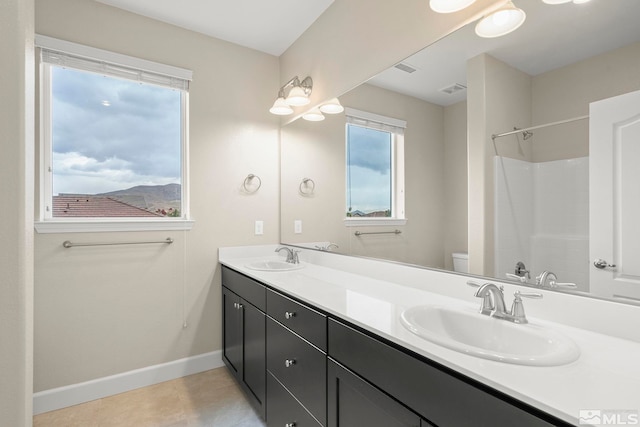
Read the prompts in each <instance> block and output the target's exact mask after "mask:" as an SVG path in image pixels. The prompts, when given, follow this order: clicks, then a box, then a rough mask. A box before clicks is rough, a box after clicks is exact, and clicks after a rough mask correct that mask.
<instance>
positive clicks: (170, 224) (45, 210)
mask: <svg viewBox="0 0 640 427" xmlns="http://www.w3.org/2000/svg"><path fill="white" fill-rule="evenodd" d="M36 47H38V48H40V49H41V50H43V49H45V50H49V51H58V52H61V53H63V54H69V55H73V56H75V57H79V58H81V59H83V58H86V59H89V60H90V61H98V62H102V63H105V64H107V65H111V64H112V65H114V66H116V67H126V68H128V69H131V70H136V71H139V72H140V73H151V75H153V74H156V75H160V76H167V77H170V78H171V79H180V80H181V81H186V85H187V86H188V82H189V81H190V80H191V76H192V73H191V71H189V70H185V69H181V68H177V67H172V66H168V65H164V64H159V63H155V62H151V61H146V60H143V59H139V58H135V57H130V56H127V55H121V54H117V53H114V52H109V51H104V50H101V49H96V48H92V47H89V46H84V45H79V44H76V43H72V42H67V41H63V40H58V39H54V38H51V37H46V36H41V35H37V36H36ZM39 62H40V63H39V72H40V76H39V82H40V91H39V104H40V121H39V122H40V123H39V124H40V141H39V165H38V170H39V195H40V197H39V207H38V211H39V215H38V220H37V221H36V222H35V230H36V232H38V233H69V232H103V231H113V232H116V231H153V230H190V229H191V228H192V227H193V224H194V221H193V219H192V218H191V214H190V204H189V91H188V88H186V89H182V88H178V89H177V90H180V114H181V141H180V144H181V149H180V152H181V183H180V186H181V189H180V190H181V198H182V200H181V210H182V211H181V213H182V215H181V217H179V218H171V217H158V218H133V217H108V218H104V217H74V218H59V217H53V205H52V204H53V182H52V180H53V176H52V175H53V169H52V160H53V159H52V156H53V141H52V124H53V122H52V111H51V106H52V102H53V98H52V87H51V81H52V80H51V71H52V67H54V66H58V65H56V64H52V63H49V62H45V61H42V60H40V61H39ZM68 68H70V69H74V70H80V71H88V72H93V70H87V69H85V68H82V67H80V66H73V65H69V66H68ZM104 75H105V76H107V77H112V78H118V77H119V76H118V75H117V74H111V73H104ZM148 84H152V83H148ZM161 86H164V87H167V88H169V86H168V85H161Z"/></svg>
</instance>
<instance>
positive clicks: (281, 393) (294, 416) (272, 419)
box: [267, 373, 322, 427]
mask: <svg viewBox="0 0 640 427" xmlns="http://www.w3.org/2000/svg"><path fill="white" fill-rule="evenodd" d="M267 425H268V426H269V427H285V426H295V427H322V426H321V425H320V424H319V423H318V421H317V420H315V419H314V418H313V417H312V416H311V414H309V412H307V411H306V410H305V409H304V408H303V407H302V406H301V405H300V404H299V403H298V401H297V400H296V399H295V398H294V397H293V396H292V395H291V394H290V393H289V392H288V391H287V390H286V389H285V388H284V387H283V386H282V384H280V383H279V382H278V380H277V379H275V377H274V376H273V375H271V374H270V373H267Z"/></svg>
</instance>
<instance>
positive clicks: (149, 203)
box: [96, 184, 182, 212]
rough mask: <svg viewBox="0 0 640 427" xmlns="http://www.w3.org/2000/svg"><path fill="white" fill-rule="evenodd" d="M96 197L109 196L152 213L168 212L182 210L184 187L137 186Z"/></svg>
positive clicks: (173, 185)
mask: <svg viewBox="0 0 640 427" xmlns="http://www.w3.org/2000/svg"><path fill="white" fill-rule="evenodd" d="M96 195H97V196H108V197H110V198H112V199H115V200H119V201H121V202H123V203H127V204H129V205H133V206H136V207H139V208H141V209H146V210H148V211H152V212H155V211H157V210H165V211H168V210H169V209H170V208H172V209H180V200H181V197H182V186H181V185H180V184H165V185H136V186H135V187H131V188H127V189H125V190H116V191H110V192H108V193H100V194H96Z"/></svg>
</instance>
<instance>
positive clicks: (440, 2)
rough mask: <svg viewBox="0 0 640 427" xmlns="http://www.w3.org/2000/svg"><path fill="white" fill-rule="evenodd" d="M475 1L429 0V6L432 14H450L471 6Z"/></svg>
mask: <svg viewBox="0 0 640 427" xmlns="http://www.w3.org/2000/svg"><path fill="white" fill-rule="evenodd" d="M475 1H476V0H429V6H430V7H431V9H432V10H433V11H434V12H438V13H452V12H457V11H459V10H462V9H464V8H465V7H469V6H471V5H472V4H473V3H475Z"/></svg>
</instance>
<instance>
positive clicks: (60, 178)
mask: <svg viewBox="0 0 640 427" xmlns="http://www.w3.org/2000/svg"><path fill="white" fill-rule="evenodd" d="M36 41H37V44H38V46H39V47H40V49H41V61H40V63H41V68H40V83H41V86H40V93H41V96H40V107H41V132H42V135H41V140H42V150H41V153H42V154H41V165H42V168H41V181H42V186H41V189H42V190H41V192H42V194H41V215H40V216H41V217H40V221H39V222H38V225H37V227H36V229H38V231H39V232H47V231H52V232H54V231H62V230H61V229H64V231H95V230H92V229H91V228H92V226H96V225H97V224H99V227H98V229H99V230H104V229H105V226H104V224H111V225H112V227H111V228H109V227H107V228H106V229H107V230H110V229H112V230H114V231H115V230H138V229H140V230H148V229H167V228H172V229H183V228H189V226H190V221H189V216H188V203H187V191H186V188H187V186H186V183H187V176H188V173H187V172H188V171H187V170H186V166H187V162H186V159H187V156H186V153H187V128H186V124H187V115H188V111H187V106H188V87H189V80H190V78H191V72H190V71H188V70H182V69H178V68H175V67H169V66H165V65H162V64H157V63H151V62H148V61H144V60H140V59H137V58H132V57H127V56H124V55H119V54H114V53H111V52H106V51H102V50H98V49H93V48H90V47H86V46H82V45H77V44H75V43H69V42H64V41H61V40H56V39H51V38H48V37H42V36H38V38H37V40H36ZM74 224H76V226H75V228H77V230H69V228H74ZM167 224H170V225H169V226H167Z"/></svg>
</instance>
